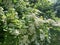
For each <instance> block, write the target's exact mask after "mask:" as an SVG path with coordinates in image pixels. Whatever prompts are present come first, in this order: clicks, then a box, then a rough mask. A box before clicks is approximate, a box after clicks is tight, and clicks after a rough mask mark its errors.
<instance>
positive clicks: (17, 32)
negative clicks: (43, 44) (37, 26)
mask: <svg viewBox="0 0 60 45" xmlns="http://www.w3.org/2000/svg"><path fill="white" fill-rule="evenodd" d="M19 34H20V33H19V31H18V30H14V31H13V32H12V35H16V36H18V35H19Z"/></svg>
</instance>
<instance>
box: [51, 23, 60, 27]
mask: <svg viewBox="0 0 60 45" xmlns="http://www.w3.org/2000/svg"><path fill="white" fill-rule="evenodd" d="M52 25H53V26H59V27H60V23H53V24H52Z"/></svg>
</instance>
